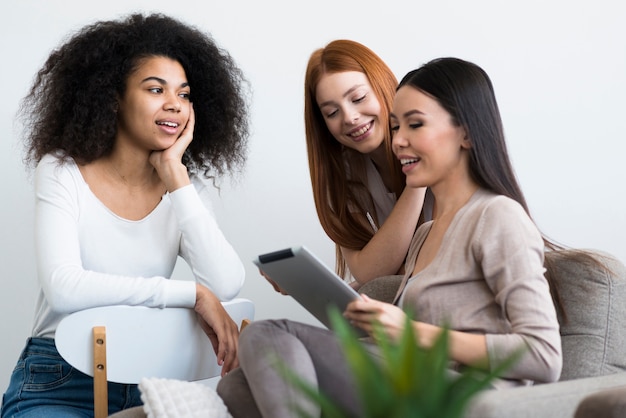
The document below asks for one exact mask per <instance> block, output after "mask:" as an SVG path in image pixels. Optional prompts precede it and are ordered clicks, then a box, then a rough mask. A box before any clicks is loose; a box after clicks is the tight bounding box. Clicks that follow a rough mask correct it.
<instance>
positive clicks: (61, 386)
mask: <svg viewBox="0 0 626 418" xmlns="http://www.w3.org/2000/svg"><path fill="white" fill-rule="evenodd" d="M108 392H109V414H113V413H115V412H118V411H120V410H122V409H126V408H130V407H133V406H139V405H141V398H140V393H139V389H138V388H137V385H127V384H120V383H111V382H109V384H108ZM93 398H94V397H93V378H92V377H90V376H87V375H86V374H84V373H82V372H80V371H78V370H76V369H74V368H73V367H72V366H70V365H69V364H68V363H67V362H66V361H65V360H63V358H62V357H61V356H60V355H59V352H58V351H57V349H56V346H55V345H54V340H53V339H50V338H29V339H28V341H27V343H26V347H25V348H24V350H23V351H22V355H21V356H20V359H19V360H18V362H17V365H16V366H15V369H14V370H13V374H12V375H11V381H10V383H9V387H8V388H7V391H6V392H5V394H4V396H3V397H2V409H1V412H0V418H25V417H29V418H31V417H32V418H36V417H41V418H44V417H45V418H56V417H65V418H68V417H93V400H94V399H93Z"/></svg>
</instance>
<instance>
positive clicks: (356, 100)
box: [353, 94, 367, 103]
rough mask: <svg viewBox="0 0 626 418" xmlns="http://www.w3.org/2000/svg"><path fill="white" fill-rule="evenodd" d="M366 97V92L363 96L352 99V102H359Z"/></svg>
mask: <svg viewBox="0 0 626 418" xmlns="http://www.w3.org/2000/svg"><path fill="white" fill-rule="evenodd" d="M366 97H367V94H364V95H363V96H361V97H359V98H356V99H354V100H353V102H354V103H361V102H362V101H363V100H365V98H366Z"/></svg>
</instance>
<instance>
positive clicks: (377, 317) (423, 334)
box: [344, 295, 489, 369]
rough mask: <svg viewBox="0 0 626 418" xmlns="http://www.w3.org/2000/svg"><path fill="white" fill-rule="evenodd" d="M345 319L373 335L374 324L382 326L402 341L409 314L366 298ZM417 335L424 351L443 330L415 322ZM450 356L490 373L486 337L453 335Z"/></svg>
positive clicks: (356, 304) (450, 337) (358, 301)
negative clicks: (487, 370) (488, 370)
mask: <svg viewBox="0 0 626 418" xmlns="http://www.w3.org/2000/svg"><path fill="white" fill-rule="evenodd" d="M344 316H345V317H346V319H348V320H349V321H351V322H352V323H353V324H354V325H356V326H358V327H360V328H362V329H364V330H365V331H367V332H369V333H370V334H371V333H372V331H373V324H374V323H375V322H378V323H380V324H381V325H382V326H383V329H385V331H386V333H387V336H388V337H390V338H391V339H392V340H394V341H398V340H399V339H400V337H401V336H402V332H403V330H404V325H405V323H406V313H405V312H404V311H403V310H402V309H400V308H399V307H398V306H396V305H392V304H390V303H386V302H381V301H378V300H374V299H371V298H369V297H368V296H367V295H363V296H362V298H361V299H357V300H356V301H354V302H351V303H350V304H349V305H348V307H347V309H346V311H345V313H344ZM411 324H412V326H413V329H414V331H415V337H416V342H417V344H418V345H419V346H420V347H427V348H429V347H432V346H433V344H434V343H435V341H436V340H437V338H438V337H439V335H440V334H441V332H442V331H443V328H441V327H438V326H435V325H431V324H426V323H424V322H419V321H411ZM448 335H449V340H448V341H449V353H448V354H449V356H450V359H451V360H454V361H457V362H459V363H461V364H467V365H472V366H474V367H478V368H482V369H487V368H488V366H489V362H488V360H487V344H486V338H485V336H484V335H480V334H470V333H467V332H460V331H449V334H448Z"/></svg>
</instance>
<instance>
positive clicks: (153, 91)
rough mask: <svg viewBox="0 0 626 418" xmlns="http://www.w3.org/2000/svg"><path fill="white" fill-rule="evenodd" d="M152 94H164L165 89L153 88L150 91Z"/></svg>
mask: <svg viewBox="0 0 626 418" xmlns="http://www.w3.org/2000/svg"><path fill="white" fill-rule="evenodd" d="M148 91H149V92H150V93H162V92H163V89H162V88H161V87H151V88H149V89H148Z"/></svg>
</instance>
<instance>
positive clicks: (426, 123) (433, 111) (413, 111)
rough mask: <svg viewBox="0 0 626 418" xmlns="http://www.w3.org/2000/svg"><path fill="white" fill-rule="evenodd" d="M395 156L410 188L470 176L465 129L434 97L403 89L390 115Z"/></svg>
mask: <svg viewBox="0 0 626 418" xmlns="http://www.w3.org/2000/svg"><path fill="white" fill-rule="evenodd" d="M390 123H391V132H392V137H393V142H392V144H393V152H394V153H395V154H396V157H397V158H398V159H400V162H401V163H402V171H403V172H404V173H405V174H406V181H407V185H410V186H411V187H424V186H427V187H433V186H435V185H437V184H438V183H440V182H442V181H446V179H449V178H452V176H455V175H456V174H465V175H467V174H468V173H467V164H466V163H467V152H465V150H467V149H468V148H469V147H470V141H469V140H468V139H467V138H466V135H465V129H463V128H462V127H461V126H458V125H456V124H454V123H453V121H452V116H451V115H450V114H449V113H448V112H447V111H446V110H445V109H444V108H443V107H442V106H441V105H440V104H439V102H437V100H435V99H434V98H432V97H431V96H429V95H427V94H425V93H424V92H422V91H420V90H417V89H416V88H413V87H411V86H403V87H401V88H400V89H399V90H398V91H397V93H396V97H395V100H394V105H393V112H392V113H391V115H390Z"/></svg>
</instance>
